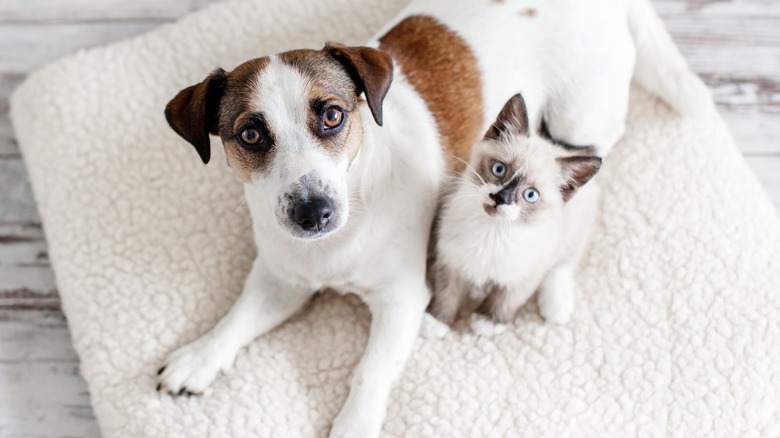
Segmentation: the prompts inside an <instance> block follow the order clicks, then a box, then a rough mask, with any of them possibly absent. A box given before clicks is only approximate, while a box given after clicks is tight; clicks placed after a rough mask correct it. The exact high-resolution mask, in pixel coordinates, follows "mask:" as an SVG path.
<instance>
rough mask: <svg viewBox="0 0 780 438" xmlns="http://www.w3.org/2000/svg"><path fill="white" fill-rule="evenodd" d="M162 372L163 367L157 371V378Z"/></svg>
mask: <svg viewBox="0 0 780 438" xmlns="http://www.w3.org/2000/svg"><path fill="white" fill-rule="evenodd" d="M163 371H165V367H162V368H160V369H159V370H157V375H158V376H159V375H160V374H162V373H163Z"/></svg>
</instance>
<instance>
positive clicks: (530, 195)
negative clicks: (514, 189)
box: [523, 187, 539, 204]
mask: <svg viewBox="0 0 780 438" xmlns="http://www.w3.org/2000/svg"><path fill="white" fill-rule="evenodd" d="M523 199H525V201H526V202H530V203H531V204H533V203H534V202H536V201H538V200H539V192H538V191H537V190H536V189H535V188H533V187H531V188H530V189H525V191H524V192H523Z"/></svg>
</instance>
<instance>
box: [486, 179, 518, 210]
mask: <svg viewBox="0 0 780 438" xmlns="http://www.w3.org/2000/svg"><path fill="white" fill-rule="evenodd" d="M518 186H520V178H514V179H513V180H512V181H510V182H509V183H508V184H507V185H505V186H504V187H502V188H501V190H499V191H498V193H491V194H490V195H488V196H490V199H491V200H492V201H493V202H495V203H496V207H498V206H499V205H509V204H514V203H515V202H516V199H517V188H518Z"/></svg>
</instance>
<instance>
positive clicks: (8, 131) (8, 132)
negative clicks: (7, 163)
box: [0, 74, 24, 160]
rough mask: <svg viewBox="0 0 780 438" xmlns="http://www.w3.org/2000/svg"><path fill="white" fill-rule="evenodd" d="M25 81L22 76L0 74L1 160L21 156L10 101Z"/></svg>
mask: <svg viewBox="0 0 780 438" xmlns="http://www.w3.org/2000/svg"><path fill="white" fill-rule="evenodd" d="M23 79H24V75H21V74H16V75H14V74H0V160H2V159H8V158H12V157H18V156H19V146H18V145H17V144H16V137H15V135H14V133H13V129H12V128H11V118H10V117H9V114H8V112H9V110H10V107H9V101H8V99H9V98H10V97H11V91H13V89H14V88H16V87H17V86H18V85H19V84H20V83H21V82H22V80H23Z"/></svg>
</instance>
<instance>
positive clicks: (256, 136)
mask: <svg viewBox="0 0 780 438" xmlns="http://www.w3.org/2000/svg"><path fill="white" fill-rule="evenodd" d="M241 141H243V142H244V143H246V144H247V145H249V146H254V145H256V144H261V143H262V142H263V136H262V135H260V132H258V130H257V129H255V128H247V129H244V130H243V131H241Z"/></svg>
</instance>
